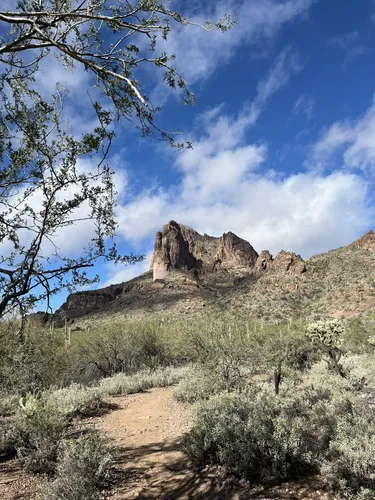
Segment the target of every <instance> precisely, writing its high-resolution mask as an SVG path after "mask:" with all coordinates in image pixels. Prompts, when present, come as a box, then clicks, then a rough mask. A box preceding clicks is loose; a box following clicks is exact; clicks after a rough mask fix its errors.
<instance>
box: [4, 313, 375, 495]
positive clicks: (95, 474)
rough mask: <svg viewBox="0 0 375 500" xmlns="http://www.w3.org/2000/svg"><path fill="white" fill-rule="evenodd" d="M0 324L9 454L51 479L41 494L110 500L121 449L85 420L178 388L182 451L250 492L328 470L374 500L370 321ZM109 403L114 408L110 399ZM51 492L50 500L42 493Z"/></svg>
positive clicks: (335, 480)
mask: <svg viewBox="0 0 375 500" xmlns="http://www.w3.org/2000/svg"><path fill="white" fill-rule="evenodd" d="M18 326H19V325H18V322H17V321H14V322H10V321H9V322H8V323H5V322H3V324H2V325H1V328H2V335H3V336H4V337H3V338H6V339H7V341H6V342H3V344H2V353H1V357H2V360H4V362H3V363H2V365H1V368H0V380H1V387H2V391H1V398H0V413H1V415H2V417H1V420H0V422H1V434H0V454H1V455H2V457H3V458H4V459H5V458H11V457H14V456H17V457H18V460H20V461H21V463H22V465H23V466H24V467H25V468H26V469H27V470H28V471H30V473H41V472H42V473H43V474H48V478H47V479H45V481H46V482H47V483H46V484H45V485H44V487H43V488H42V491H41V492H40V493H39V498H64V499H67V500H70V499H73V498H93V499H94V498H100V491H101V490H102V489H103V488H107V487H110V484H111V474H110V471H111V463H112V459H113V458H112V457H113V453H114V449H113V446H112V445H111V443H109V442H108V440H107V439H106V437H105V436H102V435H100V434H99V433H98V431H95V432H94V433H93V431H92V430H88V429H87V428H86V427H85V426H84V425H82V423H81V422H82V419H85V418H87V417H90V416H93V415H96V414H100V413H101V412H105V411H110V409H111V406H110V405H109V404H108V400H109V398H110V397H113V396H119V395H126V394H133V393H136V392H139V391H144V390H147V389H150V388H152V387H165V386H170V385H175V389H174V395H175V398H176V399H178V400H179V401H182V402H184V403H185V404H187V405H189V407H191V409H192V412H193V415H194V421H193V422H194V423H193V427H192V429H191V431H190V432H189V433H188V435H187V436H186V438H185V450H186V453H187V454H188V456H189V457H190V458H191V460H192V461H193V462H194V463H195V464H196V465H197V466H199V467H201V466H206V465H207V464H211V465H214V466H218V467H219V468H220V469H221V470H222V471H223V472H224V473H225V474H231V475H233V477H235V478H242V479H245V480H246V481H248V482H249V483H251V484H278V483H280V482H282V481H285V480H291V479H297V478H301V477H309V476H316V475H319V476H320V477H321V478H322V480H323V481H324V482H325V483H326V484H327V485H329V487H330V488H331V489H332V491H334V492H336V493H337V494H338V495H339V497H342V498H368V499H370V498H373V496H374V491H375V483H374V475H373V470H374V465H375V464H374V455H375V454H374V450H375V432H374V427H373V421H374V417H375V415H374V408H375V406H374V405H375V397H374V395H375V372H374V368H373V361H374V346H373V343H374V342H373V333H374V332H373V331H374V321H373V320H372V318H371V317H368V318H366V319H362V320H359V319H356V320H353V321H346V322H344V321H342V320H327V321H318V322H316V323H312V324H311V323H310V324H306V323H304V322H302V321H296V322H289V323H285V324H265V323H257V322H251V321H249V320H248V319H247V318H245V317H241V316H237V317H235V318H234V317H229V316H221V317H217V318H214V317H212V318H196V319H194V320H191V321H189V322H187V321H185V320H184V319H181V320H175V321H161V320H157V319H149V320H137V321H136V320H121V319H113V318H112V319H107V320H102V321H96V322H92V323H88V322H87V323H86V324H82V326H81V327H80V329H78V328H77V329H76V331H73V332H72V333H71V338H70V343H69V344H67V343H66V341H65V331H64V329H51V328H49V327H45V328H42V327H41V326H40V325H39V326H38V325H37V324H36V323H33V322H32V321H29V322H28V323H27V325H26V327H25V334H24V336H23V338H22V341H20V339H19V338H18V340H17V335H16V333H17V328H18ZM112 401H113V400H112ZM46 495H47V496H46Z"/></svg>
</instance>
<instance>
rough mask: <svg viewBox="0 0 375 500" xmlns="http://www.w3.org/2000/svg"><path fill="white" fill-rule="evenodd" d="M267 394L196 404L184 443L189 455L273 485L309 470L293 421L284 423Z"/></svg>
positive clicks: (307, 452)
mask: <svg viewBox="0 0 375 500" xmlns="http://www.w3.org/2000/svg"><path fill="white" fill-rule="evenodd" d="M285 419H286V416H285V414H283V413H282V411H281V410H280V407H279V405H278V401H277V399H276V398H275V397H274V396H273V394H272V393H271V392H270V391H264V390H262V391H259V392H258V393H255V394H254V393H252V394H250V395H249V394H247V395H246V396H245V395H244V394H242V395H238V394H233V393H232V394H221V395H218V396H213V397H212V398H211V399H209V400H208V401H206V402H204V403H202V404H201V405H200V406H199V408H198V410H197V415H196V420H195V426H194V428H193V430H192V431H191V433H190V434H189V435H188V436H187V438H186V443H185V444H186V449H187V452H188V454H189V456H190V457H191V458H192V459H193V460H194V461H196V462H197V463H199V464H205V463H207V462H213V463H216V464H219V465H222V466H224V467H225V468H226V469H228V470H229V471H231V472H234V473H236V474H238V475H239V476H240V477H245V478H246V479H249V480H251V481H255V482H261V483H270V482H278V481H280V480H282V479H286V478H288V477H293V476H294V475H300V474H303V473H305V472H307V471H310V470H312V468H313V465H314V460H313V458H312V456H311V455H312V454H311V450H309V449H308V447H306V445H305V444H306V443H305V441H303V439H301V437H302V436H303V433H304V432H305V427H304V426H303V425H302V424H303V422H302V421H301V420H299V419H296V418H294V419H290V421H289V420H285Z"/></svg>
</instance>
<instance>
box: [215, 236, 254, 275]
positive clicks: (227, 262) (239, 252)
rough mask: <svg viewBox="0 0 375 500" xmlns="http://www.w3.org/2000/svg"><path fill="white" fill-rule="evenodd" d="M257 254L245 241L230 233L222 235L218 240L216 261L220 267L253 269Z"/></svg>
mask: <svg viewBox="0 0 375 500" xmlns="http://www.w3.org/2000/svg"><path fill="white" fill-rule="evenodd" d="M257 259H258V254H257V252H256V251H255V250H254V248H253V247H252V246H251V245H250V243H248V242H247V241H245V240H243V239H242V238H239V237H238V236H237V235H235V234H234V233H232V232H229V233H224V234H223V236H222V237H221V238H220V243H219V248H218V251H217V254H216V259H215V260H216V261H220V263H221V266H222V267H228V266H229V267H233V266H238V267H245V268H246V267H254V266H255V263H256V261H257Z"/></svg>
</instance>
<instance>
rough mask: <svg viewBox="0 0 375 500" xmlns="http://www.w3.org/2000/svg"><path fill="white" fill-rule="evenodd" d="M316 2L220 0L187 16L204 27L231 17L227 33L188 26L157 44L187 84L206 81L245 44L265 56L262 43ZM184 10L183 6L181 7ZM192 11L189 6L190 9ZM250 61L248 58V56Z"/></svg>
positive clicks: (160, 92) (159, 95) (162, 93)
mask: <svg viewBox="0 0 375 500" xmlns="http://www.w3.org/2000/svg"><path fill="white" fill-rule="evenodd" d="M315 2H316V0H286V1H285V0H252V1H251V2H249V1H247V0H219V1H218V2H207V4H206V10H202V6H201V5H200V7H199V15H198V16H197V15H194V13H193V14H192V15H191V16H189V12H187V15H188V17H189V18H190V19H191V20H192V21H195V22H197V23H200V24H204V22H205V20H206V19H207V18H210V19H212V20H217V19H219V18H221V17H222V16H223V15H224V13H229V14H231V17H232V19H233V20H234V21H236V23H237V24H236V25H235V26H234V27H233V28H232V29H231V30H230V31H229V32H227V33H224V34H223V33H220V32H210V33H207V32H205V31H204V30H200V29H199V28H194V27H191V26H176V27H175V28H174V29H173V30H172V31H171V33H170V34H169V37H168V40H167V42H163V41H160V42H161V43H160V46H159V50H160V51H163V50H165V51H167V52H168V53H173V54H175V55H176V67H177V69H178V70H179V71H180V72H181V74H182V75H183V77H184V78H185V79H186V80H187V82H188V83H189V85H193V84H194V83H195V82H197V81H203V80H207V79H209V78H210V77H211V75H212V74H213V73H214V71H215V70H216V69H217V68H218V67H219V66H220V65H222V64H225V63H227V62H228V61H229V60H230V59H231V58H232V57H233V56H234V54H235V52H236V50H237V48H238V47H239V46H240V45H241V46H243V45H244V44H247V45H250V46H252V47H253V48H254V47H259V51H260V52H262V53H264V50H265V42H266V41H267V40H272V39H273V38H274V37H275V36H276V35H277V34H278V33H279V31H280V30H281V28H282V27H284V26H285V25H286V24H288V23H290V22H292V21H295V20H297V19H299V18H303V17H304V16H306V15H307V14H308V11H309V9H310V7H311V5H312V4H314V3H315ZM184 7H185V6H184ZM191 9H192V7H191ZM249 58H250V55H249ZM155 95H156V100H157V101H158V102H160V101H161V102H163V101H164V100H165V99H166V96H167V95H168V92H167V90H166V85H163V84H159V85H158V86H157V90H156V91H155Z"/></svg>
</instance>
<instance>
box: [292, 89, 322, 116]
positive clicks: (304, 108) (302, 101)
mask: <svg viewBox="0 0 375 500" xmlns="http://www.w3.org/2000/svg"><path fill="white" fill-rule="evenodd" d="M315 105H316V100H315V99H314V98H313V97H310V96H307V95H305V94H301V95H300V96H299V97H298V99H297V100H296V102H295V104H294V106H293V109H292V114H293V115H304V116H305V117H306V119H307V121H308V122H309V121H310V120H311V119H312V118H313V116H314V108H315Z"/></svg>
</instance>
